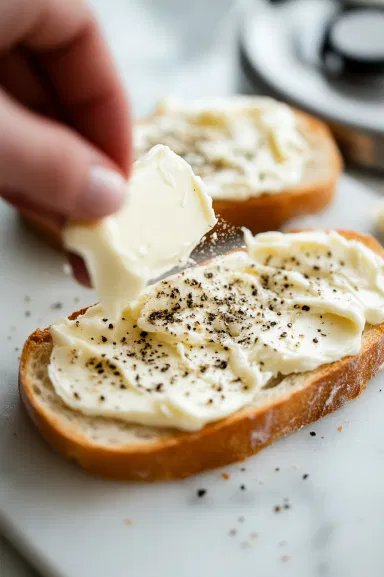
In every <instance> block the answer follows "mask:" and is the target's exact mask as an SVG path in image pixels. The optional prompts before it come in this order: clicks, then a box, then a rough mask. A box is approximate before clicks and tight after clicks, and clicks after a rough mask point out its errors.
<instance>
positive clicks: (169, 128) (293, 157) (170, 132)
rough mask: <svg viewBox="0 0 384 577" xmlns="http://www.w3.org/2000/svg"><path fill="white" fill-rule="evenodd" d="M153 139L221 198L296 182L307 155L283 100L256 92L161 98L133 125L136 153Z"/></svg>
mask: <svg viewBox="0 0 384 577" xmlns="http://www.w3.org/2000/svg"><path fill="white" fill-rule="evenodd" d="M159 143H161V144H166V145H167V146H169V147H170V148H171V149H172V150H173V151H174V152H176V153H177V154H179V155H180V156H182V157H183V158H184V159H185V160H186V161H187V162H188V163H189V164H190V165H191V166H192V168H193V170H194V172H195V174H198V175H199V176H201V177H202V178H203V179H204V182H205V184H206V186H207V190H208V193H209V194H210V195H211V196H212V198H214V199H223V200H224V199H227V200H236V199H240V200H246V199H248V198H251V197H256V196H260V195H262V194H265V193H268V194H273V193H278V192H281V191H282V190H286V189H289V188H291V187H294V186H297V184H298V183H300V181H301V180H302V177H303V172H304V170H305V165H306V163H307V160H308V158H309V156H310V147H309V145H308V144H307V142H306V140H305V138H304V136H303V135H302V134H301V132H300V130H299V128H298V126H297V118H296V116H295V114H294V112H293V111H292V110H291V109H290V108H289V106H287V105H285V104H282V103H280V102H277V101H276V100H273V99H271V98H265V97H259V96H252V97H248V96H234V97H232V98H226V99H214V100H197V101H192V102H180V101H177V100H172V99H168V100H164V101H163V102H161V103H160V104H159V105H158V108H157V110H156V111H155V113H154V115H153V116H152V117H150V118H149V119H148V120H143V121H141V122H138V123H137V124H136V126H135V130H134V144H135V152H136V155H137V157H140V156H141V154H143V153H144V152H146V151H147V150H149V149H150V148H151V147H152V146H153V145H155V144H159Z"/></svg>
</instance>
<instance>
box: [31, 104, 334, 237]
mask: <svg viewBox="0 0 384 577" xmlns="http://www.w3.org/2000/svg"><path fill="white" fill-rule="evenodd" d="M294 112H295V114H296V117H297V121H298V128H299V131H300V132H301V133H302V135H303V136H304V138H305V140H306V141H307V142H308V143H309V146H310V148H311V150H312V155H311V157H310V159H309V160H308V162H307V164H306V167H305V171H304V177H303V179H302V182H301V183H300V185H298V186H296V187H294V188H292V189H287V190H285V191H283V192H280V193H278V194H275V193H274V194H263V195H262V196H257V197H254V198H249V199H248V200H242V199H240V200H214V202H213V208H214V210H215V213H216V214H217V215H218V216H220V217H221V219H220V221H219V225H218V226H220V222H222V219H224V220H225V221H227V222H229V223H231V224H232V225H235V226H245V227H247V228H249V229H250V230H251V231H252V232H253V233H257V232H263V231H268V230H279V229H280V228H281V226H282V225H283V224H284V223H285V222H287V221H288V220H289V219H291V218H293V217H296V216H300V215H302V214H311V213H314V212H317V211H319V210H321V209H323V208H325V207H326V206H327V205H328V204H329V203H330V202H331V200H332V197H333V195H334V192H335V187H336V184H337V181H338V179H339V177H340V173H341V171H342V167H343V163H342V158H341V155H340V153H339V150H338V148H337V145H336V143H335V141H334V139H333V137H332V134H331V132H330V131H329V129H328V128H327V126H326V125H325V124H324V123H323V122H322V121H320V120H318V119H317V118H314V117H313V116H310V115H308V114H305V113H304V112H301V111H298V110H295V111H294ZM159 114H161V113H160V112H156V113H154V114H152V115H151V116H150V117H148V118H147V119H143V120H142V121H139V122H150V120H151V118H155V117H156V116H158V115H159ZM21 213H22V211H21ZM22 214H23V213H22ZM24 218H25V220H26V221H27V222H28V224H29V225H30V226H31V227H32V228H33V229H35V230H36V231H38V232H39V233H40V235H41V236H42V237H43V238H44V240H46V241H48V242H49V243H50V244H51V245H53V246H55V247H61V246H62V241H61V238H60V233H59V230H58V229H57V228H54V227H52V226H51V225H50V224H49V223H47V222H46V221H44V220H42V219H40V218H38V217H35V216H33V215H31V214H29V213H27V214H25V215H24Z"/></svg>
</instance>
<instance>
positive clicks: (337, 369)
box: [19, 231, 384, 481]
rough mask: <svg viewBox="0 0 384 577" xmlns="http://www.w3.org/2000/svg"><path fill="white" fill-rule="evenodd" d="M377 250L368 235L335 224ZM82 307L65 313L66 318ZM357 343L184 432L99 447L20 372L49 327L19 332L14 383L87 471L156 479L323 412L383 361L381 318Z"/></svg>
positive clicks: (223, 457) (51, 438) (275, 435)
mask: <svg viewBox="0 0 384 577" xmlns="http://www.w3.org/2000/svg"><path fill="white" fill-rule="evenodd" d="M339 232H340V233H341V234H343V235H344V236H345V237H346V238H350V239H357V240H360V241H361V242H363V243H364V244H365V245H367V246H368V247H370V248H371V249H372V250H375V251H376V252H378V253H379V254H381V255H382V256H384V250H383V248H382V247H381V246H380V244H379V243H378V242H377V241H376V240H375V239H373V238H372V237H370V236H365V235H360V234H357V233H354V232H349V231H339ZM85 311H86V309H81V310H80V311H77V312H75V313H73V314H72V315H71V316H70V317H69V318H71V319H74V318H76V317H77V316H79V315H81V314H83V313H84V312H85ZM366 335H368V336H367V337H366V339H365V341H364V345H363V348H362V350H361V351H360V353H359V354H358V355H355V356H350V357H345V358H343V359H341V360H339V361H336V362H334V363H332V364H330V365H325V366H322V367H320V368H319V369H317V370H316V371H313V372H312V373H307V375H308V376H307V378H308V383H307V384H306V385H305V386H304V387H303V388H301V389H299V390H296V391H295V392H293V393H287V394H286V395H285V396H284V397H281V398H279V399H278V400H274V401H273V402H271V403H270V404H269V405H267V406H262V407H256V408H245V409H242V410H241V411H238V412H236V413H235V414H233V415H231V416H229V417H227V418H225V419H222V420H220V421H217V422H215V423H211V424H209V425H207V426H206V427H204V428H203V429H202V430H200V431H197V432H192V433H181V432H178V431H175V435H174V436H170V437H167V438H165V439H162V440H159V441H156V442H154V441H151V442H149V443H140V444H129V445H126V446H120V447H107V446H105V445H101V444H98V443H96V442H92V441H91V440H89V439H88V438H87V437H85V436H84V435H83V434H81V433H79V431H77V430H76V426H74V425H73V426H65V427H63V426H62V423H61V422H60V417H59V416H58V415H56V414H54V413H53V412H52V411H50V410H49V409H47V408H46V407H44V406H43V405H42V404H41V403H39V401H38V397H37V396H36V394H35V393H34V391H33V386H32V383H31V381H30V379H29V378H28V365H29V363H30V362H31V361H32V360H33V358H34V355H35V353H37V351H38V350H39V347H41V346H52V340H51V335H50V329H49V328H46V329H44V330H37V331H35V332H34V333H33V334H32V335H30V337H29V338H28V339H27V341H26V343H25V345H24V348H23V352H22V356H21V361H20V372H19V389H20V394H21V398H22V401H23V403H24V405H25V406H26V408H27V411H28V413H29V415H30V417H31V419H32V420H33V422H34V423H35V425H36V427H37V428H38V430H39V431H40V433H41V434H42V436H43V437H44V438H45V439H46V441H47V442H48V443H49V444H50V445H51V447H52V448H53V449H54V450H56V451H57V452H58V453H60V454H61V455H63V456H64V457H66V458H67V459H70V460H73V461H75V462H76V463H78V464H79V465H80V466H81V467H82V468H83V469H85V470H86V471H88V472H89V473H92V474H95V475H99V476H102V477H105V478H112V479H120V480H136V481H137V480H140V481H156V480H166V479H168V480H169V479H181V478H185V477H188V476H190V475H194V474H196V473H200V472H202V471H205V470H208V469H213V468H216V467H220V466H224V465H227V464H229V463H233V462H235V461H242V460H243V459H245V458H246V457H249V456H250V455H253V454H255V453H258V452H259V451H261V449H263V448H264V447H266V446H268V445H270V444H271V443H273V441H275V440H277V439H279V438H280V437H283V436H285V435H288V434H290V433H293V432H294V431H297V430H298V429H300V428H302V427H304V426H306V425H308V424H309V423H312V422H313V421H316V420H317V419H319V418H320V417H323V416H324V415H326V414H328V413H331V412H333V411H335V410H337V409H338V408H340V407H341V406H342V405H344V404H345V403H346V402H347V401H349V400H352V399H354V398H356V397H358V396H359V395H360V394H361V393H362V391H363V390H364V389H365V386H366V383H367V381H369V380H370V379H371V378H372V377H374V376H375V375H376V374H377V373H378V372H379V370H380V369H381V367H382V365H383V363H384V323H382V324H380V325H377V326H370V325H369V326H367V327H366Z"/></svg>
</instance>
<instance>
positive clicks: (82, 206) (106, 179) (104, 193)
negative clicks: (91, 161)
mask: <svg viewBox="0 0 384 577" xmlns="http://www.w3.org/2000/svg"><path fill="white" fill-rule="evenodd" d="M126 194H127V185H126V181H125V179H124V178H123V177H122V176H121V175H120V174H119V173H118V172H116V171H114V170H110V169H108V168H104V167H103V166H91V168H90V170H89V175H88V183H87V188H86V189H85V190H84V192H83V194H82V195H80V196H79V200H78V205H77V207H76V216H77V217H78V218H100V217H102V216H107V215H108V214H112V213H114V212H116V211H117V210H118V209H119V208H120V207H121V205H122V204H123V202H124V200H125V198H126Z"/></svg>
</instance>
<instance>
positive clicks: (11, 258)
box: [0, 177, 384, 577]
mask: <svg viewBox="0 0 384 577" xmlns="http://www.w3.org/2000/svg"><path fill="white" fill-rule="evenodd" d="M377 199H378V197H377V196H376V195H375V194H374V193H373V192H371V191H369V190H368V189H366V188H364V187H363V186H362V185H360V184H358V183H357V182H356V181H354V180H352V179H351V178H348V177H343V179H342V182H341V184H340V187H339V192H338V196H337V198H336V200H335V202H334V204H333V206H332V207H331V208H330V209H328V210H327V211H326V212H325V213H323V214H322V215H320V216H317V217H314V218H311V219H304V220H302V221H301V222H303V223H304V224H311V225H312V224H314V225H324V226H327V227H344V228H348V227H350V228H354V229H357V230H359V231H367V232H372V231H371V229H372V224H373V219H372V211H374V210H375V206H376V203H377ZM0 247H1V248H0V251H1V252H0V259H1V262H0V271H1V272H0V294H1V300H0V311H1V323H0V343H1V346H0V375H1V377H0V381H1V382H0V519H1V521H2V525H3V530H4V531H5V533H6V535H8V537H9V538H10V539H11V540H12V541H13V542H14V543H15V544H16V546H17V547H18V548H19V549H20V550H21V551H22V552H23V553H24V554H25V555H26V557H27V558H28V559H29V560H30V562H31V563H33V564H34V565H35V566H36V567H38V568H39V570H40V571H41V572H42V573H43V575H47V576H50V577H90V576H92V577H110V576H111V577H219V576H220V577H236V576H237V575H244V576H248V575H256V574H257V575H260V576H261V577H280V576H284V577H298V576H305V577H312V576H314V577H315V576H322V575H324V576H327V577H347V576H348V577H361V575H365V576H366V577H376V576H377V577H379V576H381V575H382V534H383V531H384V499H383V486H384V459H383V453H384V427H383V413H384V378H383V377H378V378H376V379H375V380H374V381H372V382H371V383H370V384H369V386H368V389H367V391H366V392H365V394H364V395H363V396H362V397H361V398H360V399H358V400H357V401H355V402H353V403H351V404H349V405H348V406H347V407H345V408H343V409H342V410H340V411H339V412H337V413H335V414H334V415H331V416H329V417H326V418H324V419H322V420H321V421H320V422H318V423H315V424H314V425H311V426H310V427H309V428H306V429H303V430H302V431H300V432H298V433H296V434H294V435H292V436H290V437H288V438H286V439H284V440H282V441H280V442H278V443H276V444H274V445H273V446H272V447H270V448H268V449H266V450H265V451H263V452H262V453H260V454H259V455H258V456H256V457H254V458H251V459H249V460H248V461H246V462H245V463H244V464H238V465H233V466H230V467H226V468H225V469H223V470H221V471H214V472H211V473H207V474H204V475H200V476H197V477H194V478H192V479H189V480H186V481H183V482H172V483H159V484H153V485H145V484H128V483H117V482H108V481H103V480H99V479H94V478H92V477H90V476H88V475H86V474H84V473H82V472H81V471H80V470H78V469H77V468H76V467H75V466H74V465H72V464H69V463H66V462H64V461H63V460H61V458H60V457H58V456H56V455H55V454H53V453H52V452H51V450H50V449H49V448H48V447H47V446H46V445H45V443H44V442H43V441H42V440H41V439H40V437H39V435H38V434H37V433H36V432H35V430H34V428H33V426H32V425H31V424H30V422H29V420H28V418H27V416H26V414H25V412H24V410H23V409H22V407H21V406H20V402H19V398H18V393H17V369H18V361H17V358H18V355H19V351H18V350H16V347H17V348H20V347H21V346H22V343H23V341H24V339H25V338H26V337H27V335H28V334H29V333H30V332H31V331H32V330H33V329H35V328H36V327H37V326H40V327H43V326H46V325H47V324H49V323H50V322H51V321H53V320H54V319H55V318H56V317H57V316H59V315H61V314H67V313H70V312H71V311H72V310H73V309H76V308H79V307H80V306H81V305H85V304H88V303H90V302H93V301H94V300H95V297H94V295H93V294H92V293H91V292H90V291H86V290H85V289H84V290H82V289H80V288H79V287H78V286H77V285H76V284H75V283H74V282H73V281H72V280H71V279H70V278H69V277H67V276H65V274H64V273H63V271H62V259H61V257H59V256H58V254H57V253H56V252H54V251H53V250H51V249H50V248H48V247H47V246H45V245H44V244H43V243H41V242H40V241H39V240H38V239H36V238H35V237H34V236H33V235H32V234H31V233H29V232H28V231H26V230H24V229H22V228H21V227H20V223H19V221H18V220H17V219H16V218H15V217H14V214H13V212H12V211H11V210H10V209H9V208H8V207H6V206H5V205H4V204H1V205H0ZM26 297H28V298H26ZM26 300H27V301H29V302H26ZM57 302H60V303H63V308H62V309H61V310H57V309H54V310H53V309H52V305H54V303H57ZM26 312H27V314H28V312H29V313H30V316H25V315H26ZM381 387H383V393H381ZM339 427H342V430H341V431H339V430H338V428H339ZM310 431H314V432H316V436H312V435H310ZM242 467H245V469H246V470H245V471H242V470H241V468H242ZM276 468H278V469H279V470H276ZM223 472H225V473H228V474H229V479H227V480H226V479H224V478H223V477H222V476H221V473H223ZM304 474H309V477H308V478H306V479H305V480H304V479H303V478H302V477H303V475H304ZM241 485H245V489H244V490H242V489H241ZM198 489H206V490H207V493H206V495H205V496H204V497H202V498H198V497H197V496H196V491H197V490H198ZM284 505H286V507H287V508H284ZM275 506H280V507H281V510H280V511H278V512H276V511H275V510H274V507H275ZM233 533H234V534H233ZM0 574H1V568H0Z"/></svg>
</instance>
